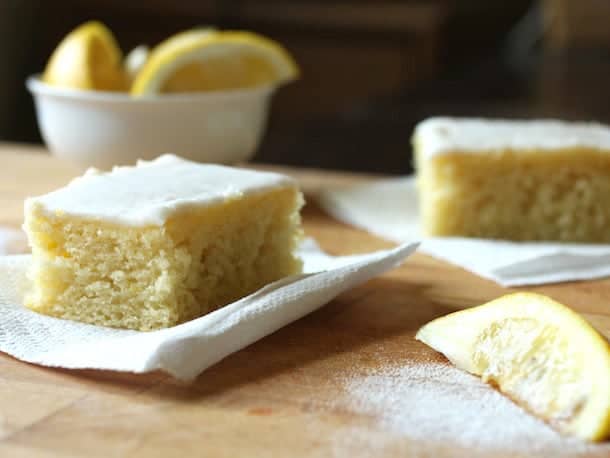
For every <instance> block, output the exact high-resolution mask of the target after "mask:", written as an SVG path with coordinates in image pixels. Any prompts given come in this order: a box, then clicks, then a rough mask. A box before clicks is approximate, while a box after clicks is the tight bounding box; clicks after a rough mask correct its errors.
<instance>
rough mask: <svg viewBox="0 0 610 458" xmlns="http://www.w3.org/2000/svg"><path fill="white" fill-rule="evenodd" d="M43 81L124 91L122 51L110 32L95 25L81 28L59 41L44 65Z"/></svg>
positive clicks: (93, 23)
mask: <svg viewBox="0 0 610 458" xmlns="http://www.w3.org/2000/svg"><path fill="white" fill-rule="evenodd" d="M42 80H43V81H44V82H46V83H48V84H52V85H54V86H62V87H69V88H75V89H89V90H100V91H123V90H126V89H127V78H126V74H125V72H124V70H123V67H122V53H121V50H120V48H119V46H118V45H117V42H116V40H115V38H114V36H113V35H112V32H111V31H110V30H108V28H107V27H106V26H104V24H102V23H100V22H97V21H90V22H86V23H84V24H82V25H81V26H79V27H77V28H76V29H74V30H73V31H72V32H70V33H69V34H68V35H67V36H66V37H65V38H64V39H63V40H62V41H61V43H60V44H59V45H58V46H57V48H56V49H55V51H54V52H53V54H52V55H51V58H50V59H49V62H48V63H47V66H46V68H45V71H44V73H43V75H42Z"/></svg>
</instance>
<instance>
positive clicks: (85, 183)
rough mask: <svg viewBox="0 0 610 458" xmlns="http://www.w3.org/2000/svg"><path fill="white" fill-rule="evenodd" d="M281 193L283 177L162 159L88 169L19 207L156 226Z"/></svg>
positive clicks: (290, 184)
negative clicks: (179, 215)
mask: <svg viewBox="0 0 610 458" xmlns="http://www.w3.org/2000/svg"><path fill="white" fill-rule="evenodd" d="M282 187H296V182H295V181H294V180H293V179H292V178H289V177H286V176H284V175H279V174H276V173H269V172H256V171H251V170H244V169H238V168H233V167H225V166H221V165H211V164H198V163H195V162H191V161H187V160H184V159H181V158H179V157H177V156H173V155H169V154H166V155H163V156H161V157H159V158H158V159H155V160H154V161H150V162H144V161H139V162H138V164H137V165H136V166H127V167H115V168H114V169H113V170H112V171H111V172H100V171H98V170H94V169H90V170H88V171H87V172H86V173H85V174H84V175H83V176H81V177H78V178H76V179H74V180H73V181H72V182H70V183H69V184H68V185H67V186H65V187H64V188H61V189H58V190H57V191H53V192H50V193H49V194H45V195H43V196H39V197H31V198H28V199H27V200H26V201H25V206H26V212H27V211H28V208H30V207H31V206H39V209H42V211H44V212H45V213H46V214H49V215H53V214H65V215H68V216H73V217H77V218H87V219H94V220H97V221H104V222H109V223H115V224H122V225H129V226H147V225H162V224H164V223H165V221H167V219H168V217H170V216H171V215H172V214H174V213H175V212H177V211H180V210H184V209H189V208H201V207H205V206H209V205H214V204H218V203H222V202H224V201H226V200H228V199H232V198H235V197H239V196H242V195H246V194H253V193H257V192H261V191H267V190H270V189H275V188H282Z"/></svg>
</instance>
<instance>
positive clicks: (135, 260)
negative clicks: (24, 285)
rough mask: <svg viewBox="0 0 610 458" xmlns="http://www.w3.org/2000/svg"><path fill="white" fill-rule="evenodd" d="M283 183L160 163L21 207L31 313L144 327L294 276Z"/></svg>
mask: <svg viewBox="0 0 610 458" xmlns="http://www.w3.org/2000/svg"><path fill="white" fill-rule="evenodd" d="M302 204H303V198H302V195H301V193H300V192H299V190H298V188H297V186H296V183H295V182H294V181H293V180H292V179H291V178H288V177H285V176H282V175H278V174H274V173H264V172H255V171H249V170H243V169H236V168H231V167H224V166H218V165H203V164H196V163H193V162H189V161H186V160H183V159H180V158H178V157H176V156H172V155H165V156H162V157H160V158H159V159H157V160H155V161H152V162H142V163H138V165H137V166H133V167H117V168H115V169H114V170H112V172H106V173H100V172H96V171H89V172H87V173H86V174H85V175H83V176H82V177H79V178H77V179H75V180H74V181H72V182H71V183H70V184H68V185H67V186H66V187H64V188H62V189H59V190H57V191H54V192H51V193H49V194H46V195H43V196H40V197H34V198H29V199H27V200H26V202H25V224H24V229H25V230H26V232H27V234H28V238H29V243H30V245H31V247H32V254H33V265H32V267H31V270H30V272H29V276H30V279H31V291H30V292H29V293H28V295H27V296H26V300H25V305H26V306H27V307H29V308H31V309H32V310H35V311H37V312H40V313H43V314H47V315H52V316H55V317H60V318H66V319H71V320H77V321H83V322H86V323H91V324H96V325H104V326H112V327H120V328H130V329H138V330H152V329H158V328H164V327H168V326H172V325H175V324H178V323H181V322H184V321H186V320H189V319H192V318H196V317H199V316H201V315H204V314H206V313H208V312H210V311H212V310H214V309H216V308H218V307H221V306H223V305H226V304H227V303H230V302H232V301H234V300H236V299H238V298H240V297H242V296H244V295H247V294H249V293H251V292H253V291H255V290H257V289H258V288H260V287H262V286H263V285H265V284H267V283H270V282H272V281H275V280H278V279H279V278H282V277H284V276H287V275H291V274H296V273H299V272H300V271H301V262H300V260H299V259H298V258H297V257H296V256H295V254H294V251H295V247H296V245H297V243H298V240H299V238H300V236H301V229H300V216H299V210H300V208H301V206H302Z"/></svg>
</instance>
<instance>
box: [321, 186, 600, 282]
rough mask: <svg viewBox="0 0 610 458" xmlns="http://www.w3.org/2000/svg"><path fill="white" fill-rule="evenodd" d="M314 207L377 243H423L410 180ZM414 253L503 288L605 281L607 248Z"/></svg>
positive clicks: (442, 241) (332, 192)
mask: <svg viewBox="0 0 610 458" xmlns="http://www.w3.org/2000/svg"><path fill="white" fill-rule="evenodd" d="M318 201H319V203H320V204H321V206H322V207H323V208H324V209H325V210H326V211H327V212H328V213H330V214H331V215H333V216H334V217H336V218H338V219H339V220H341V221H344V222H346V223H348V224H352V225H354V226H357V227H360V228H362V229H365V230H367V231H369V232H371V233H373V234H376V235H378V236H380V237H384V238H386V239H389V240H393V241H396V242H404V241H406V240H421V239H422V234H421V231H420V227H419V215H418V213H419V212H418V205H417V193H416V189H415V180H414V178H413V177H406V178H394V179H387V180H380V181H376V182H373V183H369V184H364V185H357V186H349V187H344V188H334V189H328V190H325V191H323V192H321V193H320V194H319V196H318ZM419 249H420V251H422V252H424V253H426V254H429V255H431V256H434V257H436V258H439V259H443V260H445V261H448V262H450V263H452V264H456V265H458V266H461V267H463V268H464V269H467V270H470V271H471V272H474V273H476V274H478V275H480V276H481V277H485V278H489V279H491V280H494V281H496V282H498V283H500V284H501V285H504V286H519V285H536V284H544V283H555V282H563V281H570V280H586V279H592V278H599V277H605V276H608V275H610V245H589V244H566V243H542V242H537V243H514V242H506V241H498V240H486V239H472V238H427V239H425V240H424V241H423V242H422V244H421V246H420V248H419Z"/></svg>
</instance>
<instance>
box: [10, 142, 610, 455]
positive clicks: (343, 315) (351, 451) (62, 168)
mask: <svg viewBox="0 0 610 458" xmlns="http://www.w3.org/2000/svg"><path fill="white" fill-rule="evenodd" d="M283 170H284V171H285V172H286V173H291V174H293V175H295V176H296V177H297V178H299V179H300V180H301V182H302V184H303V187H304V188H305V190H306V192H307V194H308V195H310V196H311V195H312V193H315V192H316V190H317V189H320V187H321V186H332V185H336V184H337V183H339V182H341V183H343V182H355V181H362V180H366V179H368V178H367V177H362V176H358V177H357V176H353V175H346V174H329V173H327V172H326V173H323V172H320V171H311V170H310V171H303V170H294V169H283ZM78 173H79V171H78V170H76V169H75V168H73V167H71V166H68V165H67V164H64V163H62V162H60V161H59V160H56V159H53V158H51V157H49V156H47V155H45V154H43V153H42V152H41V150H39V149H37V148H34V147H26V146H19V145H8V144H5V145H0V224H4V225H7V224H8V225H12V226H18V225H20V223H21V220H22V210H21V206H22V201H23V198H24V197H25V196H27V195H30V194H38V193H42V192H45V191H48V190H50V189H53V188H56V187H58V186H61V185H63V184H64V183H65V182H66V181H67V180H69V179H70V178H71V177H73V176H75V175H76V174H78ZM310 200H311V199H310ZM304 223H305V228H306V232H307V234H308V235H309V236H312V237H314V238H315V239H316V240H317V241H318V242H319V243H320V245H321V246H322V247H323V248H324V249H325V250H327V251H328V252H330V253H333V254H348V253H358V252H367V251H371V250H377V249H381V248H387V247H389V246H391V244H390V243H388V242H385V241H383V240H380V239H378V238H375V237H373V236H370V235H368V234H366V233H364V232H362V231H360V230H356V229H353V228H350V227H347V226H345V225H342V224H340V223H338V222H336V221H334V220H332V219H331V218H329V217H328V216H326V215H325V214H323V213H322V212H321V211H320V210H319V209H318V208H317V207H316V206H315V205H314V204H309V205H308V206H307V207H306V208H305V210H304ZM529 290H533V291H538V292H541V293H544V294H548V295H549V296H552V297H553V298H555V299H558V300H559V301H561V302H564V303H566V304H569V305H571V306H572V307H573V308H574V309H575V310H577V311H579V312H581V313H584V314H587V317H588V318H589V319H590V320H591V322H592V323H593V324H594V325H596V326H597V327H598V328H600V329H602V330H604V331H605V332H608V331H610V281H609V280H600V281H588V282H579V283H565V284H559V285H548V286H543V287H534V288H529ZM507 292H508V290H507V289H505V288H502V287H500V286H498V285H496V284H494V283H492V282H490V281H486V280H483V279H481V278H478V277H476V276H475V275H472V274H470V273H468V272H465V271H463V270H461V269H459V268H456V267H453V266H450V265H448V264H446V263H443V262H439V261H436V260H434V259H432V258H429V257H427V256H424V255H420V254H416V255H414V256H413V257H412V258H410V259H409V261H408V262H407V263H406V264H405V265H403V266H402V267H400V268H398V269H396V270H394V271H392V272H389V273H387V274H386V275H383V276H381V277H379V278H376V279H374V280H372V281H370V282H368V283H366V284H364V285H361V286H359V287H356V288H354V289H353V290H351V291H349V292H347V293H345V294H342V295H341V296H340V297H339V298H337V299H336V300H334V301H332V302H331V303H330V304H328V305H327V306H325V307H323V308H322V309H320V310H319V311H317V312H315V313H313V314H311V315H309V316H307V317H305V318H303V319H301V320H299V321H298V322H295V323H293V324H291V325H289V326H286V327H285V328H283V329H281V330H280V331H278V332H276V333H275V334H273V335H271V336H269V337H267V338H265V339H263V340H261V341H259V342H257V343H256V344H254V345H251V346H250V347H248V348H246V349H244V350H242V351H240V352H238V353H236V354H234V355H232V356H230V357H228V358H226V359H225V360H224V361H222V362H220V363H219V364H217V365H216V366H214V367H212V368H211V369H209V370H208V371H206V372H204V373H203V374H202V375H201V376H200V377H199V378H198V379H197V380H196V381H195V382H194V383H192V384H182V383H179V382H176V381H175V380H172V379H171V378H169V377H168V376H166V375H164V374H161V373H155V374H149V375H140V376H137V375H129V374H120V373H111V372H100V371H67V370H57V369H50V368H44V367H37V366H34V365H30V364H26V363H22V362H20V361H17V360H15V359H13V358H11V357H9V356H6V355H4V354H0V456H2V457H5V456H6V457H64V456H65V457H85V456H86V457H89V458H94V457H104V458H106V457H123V456H125V457H127V456H129V457H185V456H223V457H224V456H227V457H234V456H281V457H284V456H397V457H398V456H431V457H449V456H493V457H501V456H532V455H535V453H532V452H527V451H524V449H523V447H521V446H520V445H522V444H515V447H512V446H511V445H510V444H506V441H502V440H501V439H502V438H501V437H498V442H497V447H495V446H494V444H493V443H492V444H491V445H490V444H489V443H488V444H487V446H486V448H483V449H481V448H480V447H472V446H470V445H469V444H468V442H464V441H456V440H452V439H451V437H447V435H446V434H445V435H443V434H440V433H442V431H440V430H439V431H438V432H439V434H435V433H434V431H432V434H429V437H421V434H415V435H413V434H410V433H409V431H399V432H397V431H396V429H395V428H392V425H391V424H389V423H388V422H384V421H383V418H382V417H383V412H373V413H372V412H371V411H370V409H367V408H366V406H363V405H362V402H361V401H362V399H360V402H352V403H350V402H347V403H346V402H338V400H341V399H344V398H345V397H346V396H347V394H346V380H349V378H350V377H353V376H354V374H356V375H358V374H378V373H383V371H384V370H385V369H384V368H386V367H388V366H392V367H396V366H400V365H410V364H411V365H413V364H417V363H418V362H425V363H426V364H430V363H434V364H437V365H446V364H448V363H447V362H446V360H445V359H444V358H443V357H441V356H439V355H437V354H435V352H433V351H432V350H430V349H429V348H427V347H425V346H424V345H422V344H421V343H419V342H417V341H415V340H414V339H413V336H414V333H415V332H416V331H417V329H418V328H419V327H420V326H421V325H423V324H424V323H426V322H427V321H429V320H431V319H433V318H435V317H438V316H440V315H443V314H446V313H448V312H452V311H454V310H458V309H462V308H465V307H469V306H472V305H476V304H479V303H482V302H484V301H487V300H489V299H492V298H495V297H497V296H500V295H502V294H505V293H507ZM400 382H401V381H400V379H397V381H396V383H398V384H400ZM365 394H366V393H365ZM385 394H387V393H380V392H376V391H375V387H374V386H373V385H371V388H370V397H371V399H377V398H379V396H383V395H385ZM360 396H361V397H362V393H360ZM365 404H366V403H365ZM446 408H447V406H442V405H440V404H439V412H442V411H443V409H445V410H446ZM408 410H409V409H408V406H407V408H406V409H405V412H404V415H407V416H408V415H409V414H410V413H409V411H408ZM466 414H468V415H467V416H465V418H472V416H473V415H476V412H465V415H466ZM430 415H434V412H431V413H430ZM432 418H434V417H432ZM523 418H527V417H526V414H523ZM438 420H439V428H441V427H442V425H443V419H442V418H439V419H438ZM428 426H429V425H428ZM508 426H509V425H507V427H508ZM481 434H486V433H485V431H482V432H481ZM491 439H492V442H493V439H494V438H493V437H492V438H491ZM487 440H488V442H489V438H487ZM538 454H539V455H541V456H542V455H545V453H543V452H539V453H538ZM580 456H590V457H594V456H595V457H602V456H610V444H608V443H606V444H604V445H601V446H596V447H589V448H586V447H585V448H583V453H582V455H580Z"/></svg>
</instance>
